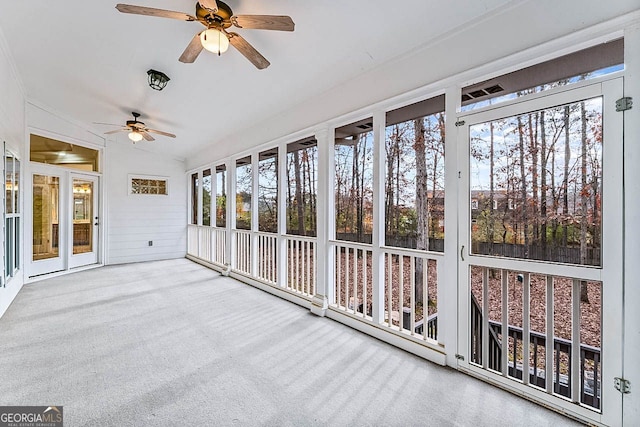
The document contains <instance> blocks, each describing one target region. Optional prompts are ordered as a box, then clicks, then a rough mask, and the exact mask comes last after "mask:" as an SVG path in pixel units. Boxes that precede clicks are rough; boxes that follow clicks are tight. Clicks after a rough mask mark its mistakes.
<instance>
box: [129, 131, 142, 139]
mask: <svg viewBox="0 0 640 427" xmlns="http://www.w3.org/2000/svg"><path fill="white" fill-rule="evenodd" d="M129 139H130V140H132V141H133V142H139V141H142V134H141V133H140V132H136V131H135V130H134V131H133V132H129Z"/></svg>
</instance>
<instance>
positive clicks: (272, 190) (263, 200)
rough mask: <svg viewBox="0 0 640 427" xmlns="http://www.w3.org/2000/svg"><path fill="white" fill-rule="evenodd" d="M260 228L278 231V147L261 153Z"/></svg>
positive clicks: (259, 174)
mask: <svg viewBox="0 0 640 427" xmlns="http://www.w3.org/2000/svg"><path fill="white" fill-rule="evenodd" d="M258 230H259V231H265V232H268V233H275V232H277V231H278V149H277V148H274V149H271V150H268V151H265V152H262V153H260V160H259V162H258Z"/></svg>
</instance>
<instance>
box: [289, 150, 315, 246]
mask: <svg viewBox="0 0 640 427" xmlns="http://www.w3.org/2000/svg"><path fill="white" fill-rule="evenodd" d="M317 165H318V143H317V141H316V140H315V139H314V138H306V139H302V140H300V141H297V142H292V143H290V144H288V145H287V233H288V234H295V235H299V236H315V235H316V225H317V224H316V218H317V216H316V213H317V206H316V201H317V194H318V169H317Z"/></svg>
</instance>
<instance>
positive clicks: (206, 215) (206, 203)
mask: <svg viewBox="0 0 640 427" xmlns="http://www.w3.org/2000/svg"><path fill="white" fill-rule="evenodd" d="M202 225H206V226H210V225H211V169H206V170H204V171H203V172H202Z"/></svg>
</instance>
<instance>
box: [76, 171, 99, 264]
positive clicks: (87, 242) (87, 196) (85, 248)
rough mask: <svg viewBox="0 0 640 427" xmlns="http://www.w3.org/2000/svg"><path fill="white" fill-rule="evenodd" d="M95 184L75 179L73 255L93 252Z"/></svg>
mask: <svg viewBox="0 0 640 427" xmlns="http://www.w3.org/2000/svg"><path fill="white" fill-rule="evenodd" d="M93 190H94V189H93V182H92V181H86V180H83V179H76V178H74V179H73V253H74V254H83V253H87V252H92V251H93V222H92V218H93Z"/></svg>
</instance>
